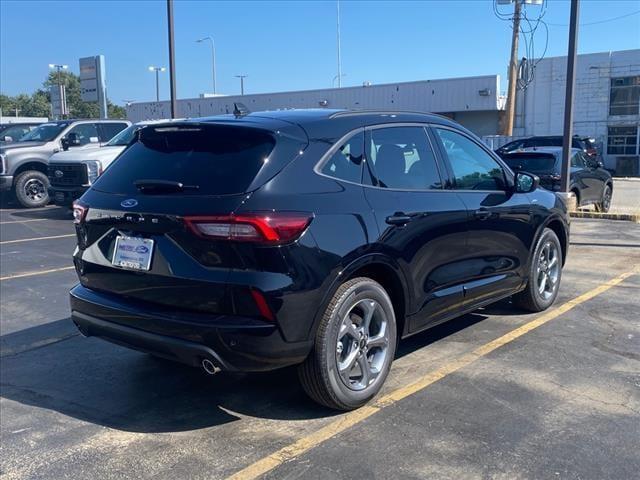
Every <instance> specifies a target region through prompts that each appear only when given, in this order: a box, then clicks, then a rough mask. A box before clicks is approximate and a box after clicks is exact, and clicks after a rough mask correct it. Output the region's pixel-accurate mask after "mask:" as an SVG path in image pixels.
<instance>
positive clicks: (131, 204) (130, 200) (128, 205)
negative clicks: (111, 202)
mask: <svg viewBox="0 0 640 480" xmlns="http://www.w3.org/2000/svg"><path fill="white" fill-rule="evenodd" d="M120 205H121V206H123V207H124V208H132V207H135V206H136V205H138V201H137V200H136V199H135V198H128V199H126V200H123V201H122V202H120Z"/></svg>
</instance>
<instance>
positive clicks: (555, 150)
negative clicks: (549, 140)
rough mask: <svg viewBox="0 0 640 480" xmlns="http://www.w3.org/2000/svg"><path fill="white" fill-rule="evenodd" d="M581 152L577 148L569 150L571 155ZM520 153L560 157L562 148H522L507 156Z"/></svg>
mask: <svg viewBox="0 0 640 480" xmlns="http://www.w3.org/2000/svg"><path fill="white" fill-rule="evenodd" d="M581 151H582V150H580V149H579V148H572V149H571V153H572V154H574V153H577V152H581ZM521 153H528V154H531V153H549V154H552V155H562V147H529V148H523V149H522V150H519V151H517V152H510V153H509V154H508V155H518V154H521Z"/></svg>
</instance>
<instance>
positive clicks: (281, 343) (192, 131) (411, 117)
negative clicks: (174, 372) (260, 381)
mask: <svg viewBox="0 0 640 480" xmlns="http://www.w3.org/2000/svg"><path fill="white" fill-rule="evenodd" d="M74 219H75V223H76V232H77V241H78V248H77V249H76V251H75V253H74V263H75V267H76V270H77V273H78V277H79V279H80V283H79V284H78V285H76V286H75V287H74V288H73V289H72V290H71V292H70V297H71V318H72V320H73V321H74V322H75V324H76V325H77V327H78V328H79V330H80V331H81V332H82V333H83V334H84V335H87V336H96V337H101V338H103V339H105V340H109V341H112V342H115V343H118V344H121V345H125V346H128V347H131V348H135V349H139V350H142V351H146V352H150V353H152V354H153V355H158V356H162V357H166V358H169V359H172V360H175V361H179V362H184V363H186V364H189V365H192V366H201V367H202V368H203V369H204V370H205V371H206V372H207V373H210V374H213V373H216V372H218V371H220V370H226V371H261V370H271V369H275V368H279V367H285V366H289V365H296V364H298V365H299V377H300V380H301V382H302V385H303V387H304V389H305V390H306V392H307V393H308V394H309V395H310V396H311V397H312V398H313V399H315V400H316V401H318V402H319V403H321V404H324V405H327V406H329V407H331V408H336V409H343V410H349V409H354V408H357V407H359V406H361V405H363V404H365V403H366V402H367V401H369V400H370V399H371V398H373V397H374V395H376V393H377V392H378V391H379V390H380V388H381V387H382V384H383V382H384V381H385V379H386V377H387V374H388V372H389V369H390V365H391V362H392V360H393V358H394V355H395V352H396V345H397V340H398V339H400V338H404V337H407V336H409V335H413V334H415V333H417V332H420V331H422V330H424V329H426V328H429V327H432V326H434V325H437V324H439V323H441V322H444V321H447V320H449V319H452V318H454V317H457V316H459V315H462V314H464V313H466V312H470V311H472V310H475V309H477V308H479V307H482V306H485V305H487V304H489V303H492V302H495V301H497V300H500V299H503V298H506V297H509V296H512V295H513V296H514V302H515V303H516V304H517V305H519V306H521V307H524V308H526V309H528V310H530V311H541V310H544V309H546V308H548V307H549V306H550V305H551V304H552V303H553V301H554V300H555V298H556V295H557V293H558V286H559V284H560V278H561V274H562V270H561V269H562V265H563V264H564V260H565V258H566V254H567V248H568V245H569V242H568V236H569V228H568V218H567V211H566V208H565V206H564V203H563V202H562V200H560V199H559V198H557V197H556V195H554V194H553V193H551V192H549V191H547V190H544V189H540V188H538V179H537V178H536V177H535V176H533V175H530V174H528V173H524V172H520V173H516V174H514V173H513V172H512V170H511V169H510V168H509V167H508V166H507V165H506V164H505V163H503V162H502V160H500V158H499V157H497V156H496V155H495V154H494V153H493V152H492V151H491V150H489V149H487V148H486V147H485V146H484V145H483V143H482V142H481V140H479V139H478V138H477V137H476V136H475V135H473V134H472V133H470V132H469V131H467V130H466V129H464V128H463V127H461V126H460V125H458V124H457V123H455V122H453V121H451V120H449V119H447V118H444V117H440V116H435V115H425V114H414V113H401V112H381V113H375V112H350V111H335V110H327V109H322V110H289V111H277V112H264V113H252V114H248V115H237V116H233V115H229V116H227V115H225V116H220V117H211V118H208V119H197V120H191V121H185V122H179V123H174V124H161V125H154V126H149V127H146V128H144V129H142V130H141V131H140V133H139V136H138V139H137V140H136V142H135V143H133V144H132V145H130V146H129V147H128V148H127V149H126V150H125V151H124V152H123V153H122V154H121V155H120V156H119V157H118V158H117V159H116V160H115V161H114V162H113V163H112V164H111V166H110V167H109V168H108V170H107V171H106V172H105V173H104V174H103V175H102V176H100V177H99V178H98V179H97V181H96V182H95V183H94V184H93V185H92V187H91V188H90V189H89V190H88V191H87V192H86V193H85V194H84V195H83V196H82V197H81V198H80V199H79V200H78V201H77V202H76V204H75V206H74Z"/></svg>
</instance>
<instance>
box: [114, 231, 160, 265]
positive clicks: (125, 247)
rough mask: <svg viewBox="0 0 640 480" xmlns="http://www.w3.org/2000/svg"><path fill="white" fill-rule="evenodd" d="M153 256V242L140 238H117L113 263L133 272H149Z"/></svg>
mask: <svg viewBox="0 0 640 480" xmlns="http://www.w3.org/2000/svg"><path fill="white" fill-rule="evenodd" d="M152 255H153V240H151V239H148V238H140V237H125V236H118V237H116V245H115V248H114V250H113V260H112V261H111V263H112V264H113V265H115V266H117V267H123V268H129V269H131V270H143V271H146V270H149V267H150V266H151V257H152Z"/></svg>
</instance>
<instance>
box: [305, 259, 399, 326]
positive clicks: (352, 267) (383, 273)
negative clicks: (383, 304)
mask: <svg viewBox="0 0 640 480" xmlns="http://www.w3.org/2000/svg"><path fill="white" fill-rule="evenodd" d="M356 277H368V278H371V279H372V280H375V281H376V282H378V283H379V284H380V285H382V287H383V288H384V289H385V290H386V291H387V293H388V294H389V297H391V303H392V304H393V310H394V314H395V316H396V325H397V331H398V338H402V337H403V336H404V335H405V329H406V328H407V324H406V322H405V315H406V312H407V306H408V305H409V300H410V298H409V290H408V288H407V281H406V279H405V277H404V274H403V272H402V270H401V269H400V267H399V266H398V264H397V263H396V262H395V261H394V260H393V259H391V258H390V257H388V256H386V255H383V254H368V255H364V256H362V257H360V258H358V259H356V260H354V261H352V262H351V263H349V264H348V265H347V266H345V267H344V268H343V269H342V270H341V271H340V272H339V273H338V275H337V276H336V278H335V279H334V280H333V282H332V283H331V285H330V287H329V288H328V289H327V291H326V293H325V295H324V296H323V299H322V302H321V303H320V307H319V308H318V310H317V312H316V314H315V317H314V321H313V327H312V330H311V332H310V334H312V335H315V332H316V330H317V328H318V324H319V322H320V319H321V318H322V315H323V314H324V311H325V309H326V308H327V305H328V304H329V302H330V301H331V298H332V297H333V295H334V294H335V292H336V291H337V290H338V288H339V287H340V285H342V284H343V283H344V282H346V281H348V280H350V279H352V278H356Z"/></svg>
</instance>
